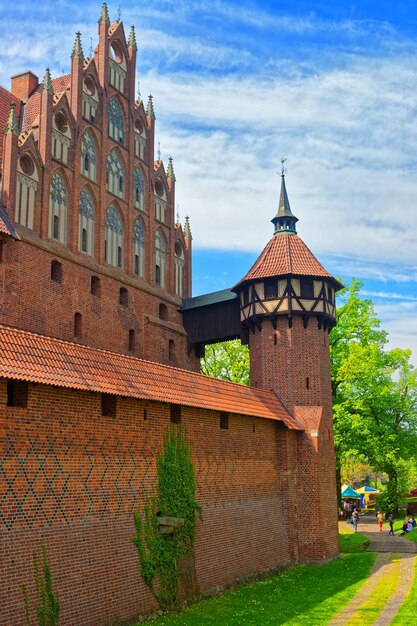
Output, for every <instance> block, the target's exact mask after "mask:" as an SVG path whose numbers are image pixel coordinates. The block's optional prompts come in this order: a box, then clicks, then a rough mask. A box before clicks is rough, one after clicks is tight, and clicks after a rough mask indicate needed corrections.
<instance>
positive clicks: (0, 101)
mask: <svg viewBox="0 0 417 626" xmlns="http://www.w3.org/2000/svg"><path fill="white" fill-rule="evenodd" d="M12 100H13V102H15V103H16V116H17V119H18V120H19V116H20V107H21V104H22V103H21V101H20V100H19V98H16V96H14V95H13V94H12V93H10V91H7V89H5V88H4V87H0V164H1V161H2V158H3V139H4V135H3V131H4V129H5V128H6V124H7V120H8V118H9V113H10V103H11V102H12Z"/></svg>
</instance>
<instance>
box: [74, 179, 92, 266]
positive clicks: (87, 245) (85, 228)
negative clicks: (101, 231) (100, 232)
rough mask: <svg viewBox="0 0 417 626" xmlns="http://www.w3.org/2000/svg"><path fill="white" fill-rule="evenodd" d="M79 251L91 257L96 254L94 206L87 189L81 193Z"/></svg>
mask: <svg viewBox="0 0 417 626" xmlns="http://www.w3.org/2000/svg"><path fill="white" fill-rule="evenodd" d="M78 250H79V251H80V252H85V253H86V254H89V255H90V256H92V255H93V254H94V204H93V198H92V197H91V193H90V192H89V191H88V189H87V187H83V188H82V189H81V193H80V216H79V229H78Z"/></svg>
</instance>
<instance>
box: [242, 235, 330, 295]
mask: <svg viewBox="0 0 417 626" xmlns="http://www.w3.org/2000/svg"><path fill="white" fill-rule="evenodd" d="M288 275H291V276H294V275H295V276H314V277H326V278H331V279H332V280H333V281H334V282H335V283H336V284H337V285H338V286H340V287H341V286H342V285H340V283H339V282H338V281H337V280H336V279H335V278H334V277H333V276H332V275H331V274H329V272H328V271H327V270H325V269H324V267H323V266H322V265H321V263H319V261H318V260H317V259H316V257H315V256H314V254H313V253H312V252H311V250H310V249H309V248H308V247H307V246H306V244H305V243H304V241H303V240H302V239H300V237H299V236H298V235H293V234H290V233H289V234H287V233H280V234H279V235H276V236H274V237H272V239H271V240H270V241H269V242H268V243H267V244H266V246H265V248H264V250H263V251H262V253H261V254H260V255H259V257H258V259H257V260H256V261H255V263H254V264H253V265H252V267H251V268H250V270H249V271H248V272H247V274H246V275H245V276H244V277H243V278H242V279H241V280H240V281H239V282H238V283H237V285H235V286H234V287H233V290H235V289H236V288H237V287H239V286H240V285H241V284H242V283H244V282H246V281H249V280H256V279H259V278H272V277H273V276H288Z"/></svg>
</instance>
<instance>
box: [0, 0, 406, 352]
mask: <svg viewBox="0 0 417 626" xmlns="http://www.w3.org/2000/svg"><path fill="white" fill-rule="evenodd" d="M108 5H109V13H110V18H111V20H112V21H113V20H115V19H116V18H117V16H118V6H119V5H118V2H109V3H108ZM100 10H101V3H100V2H97V3H96V2H90V0H85V1H84V2H82V3H81V2H76V1H74V0H55V1H54V2H50V1H43V0H39V2H37V3H36V10H35V9H34V4H33V3H32V2H29V1H27V2H21V1H19V0H17V1H16V2H14V3H13V10H11V5H10V3H6V2H5V0H0V36H1V41H2V46H1V49H0V84H2V85H3V86H5V87H8V85H9V79H10V75H11V74H14V73H17V72H19V71H22V70H25V69H31V70H32V71H34V72H37V73H39V75H40V76H42V75H43V72H44V69H45V67H46V66H49V67H50V68H51V71H52V74H53V76H58V75H60V74H62V73H66V72H68V70H69V57H70V53H71V50H72V44H73V40H74V33H75V32H76V31H77V30H80V31H81V33H82V41H83V46H84V51H85V53H86V54H88V51H89V48H90V45H91V44H90V38H92V45H93V47H94V46H95V45H96V42H97V19H98V16H99V14H100ZM121 10H122V19H123V21H124V23H125V26H126V27H129V26H130V25H131V24H135V26H136V32H137V40H138V44H139V60H138V82H139V81H140V91H141V93H142V95H143V97H144V98H146V97H147V95H148V94H149V93H152V94H153V96H154V104H155V111H156V118H157V140H159V141H160V143H161V153H162V158H163V159H164V160H167V158H168V156H170V155H172V156H173V157H174V167H175V172H176V176H177V202H178V205H179V206H178V210H179V212H180V215H181V217H182V218H184V217H185V215H187V214H189V215H190V219H191V227H192V232H193V235H194V294H195V295H197V294H199V293H204V292H207V291H214V290H217V289H222V288H225V287H228V286H231V285H232V284H233V283H235V282H237V280H239V278H241V276H242V275H243V274H244V273H245V272H246V270H247V269H248V267H249V266H250V264H251V263H252V262H253V260H254V259H255V258H256V256H257V255H258V254H259V252H260V251H261V250H262V248H263V247H264V245H265V244H266V242H267V241H268V239H269V238H270V236H271V235H272V224H271V223H270V219H271V218H272V217H273V215H274V214H275V212H276V208H277V202H278V198H279V183H280V180H279V175H278V174H277V172H278V171H279V167H280V164H279V161H280V158H281V157H282V156H287V157H288V161H287V166H288V174H287V188H288V193H289V198H290V202H291V207H292V210H293V212H294V214H295V215H297V217H298V218H299V220H300V221H299V223H298V232H299V234H300V236H301V237H302V238H303V239H304V241H305V242H306V243H307V245H309V247H310V248H311V249H312V251H313V252H314V253H315V254H316V256H317V257H318V258H319V259H320V261H321V262H322V263H323V264H324V266H325V267H326V268H327V269H328V270H329V271H331V272H333V273H334V274H335V275H336V276H341V277H343V278H344V279H345V280H349V279H350V278H351V277H352V276H355V277H356V278H360V279H361V280H363V282H364V293H365V295H367V296H369V297H371V298H372V299H373V300H374V301H375V304H376V307H377V311H378V313H379V315H380V317H381V319H382V321H383V325H384V327H385V328H386V329H387V330H388V331H389V332H390V338H391V344H392V345H393V346H400V347H410V348H412V349H413V351H414V362H415V363H416V364H417V325H416V314H417V254H416V248H417V235H416V221H417V220H416V214H417V89H416V85H417V54H416V50H417V4H415V3H413V2H401V1H400V2H399V1H396V2H395V3H394V2H392V1H391V2H388V1H385V0H378V2H375V0H361V2H352V3H349V2H345V1H343V2H342V1H339V2H337V1H336V0H333V1H319V0H318V1H316V2H311V1H310V2H299V1H296V0H295V1H294V0H292V1H291V0H286V1H279V0H278V1H275V2H273V1H267V0H266V1H263V2H249V1H247V0H240V1H239V2H237V1H226V0H196V1H194V2H188V1H185V0H161V1H160V2H158V3H155V2H153V1H150V0H141V1H140V2H137V1H133V0H127V1H124V2H122V3H121ZM16 33H18V36H16Z"/></svg>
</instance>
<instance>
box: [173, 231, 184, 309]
mask: <svg viewBox="0 0 417 626" xmlns="http://www.w3.org/2000/svg"><path fill="white" fill-rule="evenodd" d="M174 251H175V255H174V264H175V294H176V295H177V296H181V297H182V293H183V268H184V250H183V247H182V245H181V243H180V242H179V241H177V242H176V243H175V249H174Z"/></svg>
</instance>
